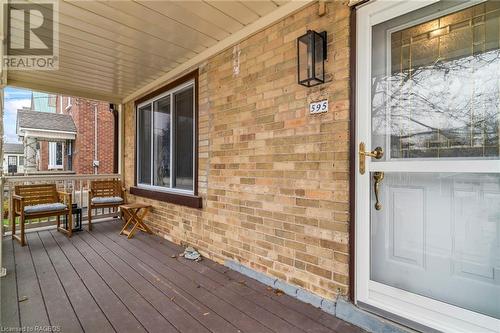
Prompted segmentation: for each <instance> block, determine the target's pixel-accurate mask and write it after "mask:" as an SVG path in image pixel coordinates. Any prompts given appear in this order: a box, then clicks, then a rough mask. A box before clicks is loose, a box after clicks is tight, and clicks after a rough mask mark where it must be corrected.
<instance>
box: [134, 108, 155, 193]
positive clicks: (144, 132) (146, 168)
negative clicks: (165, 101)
mask: <svg viewBox="0 0 500 333" xmlns="http://www.w3.org/2000/svg"><path fill="white" fill-rule="evenodd" d="M137 119H138V121H137V151H138V156H137V168H138V175H137V177H138V179H137V181H138V183H140V184H147V185H151V162H152V160H151V104H148V105H145V106H143V107H141V108H138V110H137Z"/></svg>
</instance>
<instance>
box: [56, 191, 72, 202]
mask: <svg viewBox="0 0 500 333" xmlns="http://www.w3.org/2000/svg"><path fill="white" fill-rule="evenodd" d="M57 195H58V196H59V200H61V199H64V201H65V203H66V204H69V205H71V204H72V202H71V196H72V194H71V193H68V192H64V191H57ZM66 199H67V200H68V201H67V202H66Z"/></svg>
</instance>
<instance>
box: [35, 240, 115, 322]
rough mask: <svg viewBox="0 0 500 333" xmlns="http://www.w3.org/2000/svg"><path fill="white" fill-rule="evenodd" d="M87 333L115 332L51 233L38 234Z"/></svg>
mask: <svg viewBox="0 0 500 333" xmlns="http://www.w3.org/2000/svg"><path fill="white" fill-rule="evenodd" d="M38 235H39V236H40V239H41V241H42V243H43V246H44V248H45V251H46V252H47V253H48V255H49V257H50V258H51V261H52V265H53V267H54V269H55V271H56V272H57V275H58V276H59V280H60V281H61V283H62V285H63V287H64V289H65V290H66V293H67V295H68V298H69V301H70V302H71V305H72V306H73V309H74V310H75V313H76V314H77V316H78V318H79V320H80V323H81V325H82V327H83V329H84V331H85V332H98V331H100V330H101V331H102V332H113V331H114V329H113V326H111V324H110V322H109V321H108V319H107V318H106V316H105V314H104V313H103V312H102V310H101V309H100V308H99V305H98V304H97V303H96V301H95V300H94V298H93V297H92V294H91V293H90V292H89V290H88V289H87V287H86V286H85V284H84V283H83V281H82V280H81V279H80V277H79V276H78V274H77V273H76V271H75V270H74V268H73V266H72V264H71V262H70V261H69V260H68V258H66V256H65V255H64V253H63V252H62V250H61V248H60V247H59V245H57V243H56V241H55V240H54V238H53V237H52V235H51V234H50V233H49V232H40V233H38Z"/></svg>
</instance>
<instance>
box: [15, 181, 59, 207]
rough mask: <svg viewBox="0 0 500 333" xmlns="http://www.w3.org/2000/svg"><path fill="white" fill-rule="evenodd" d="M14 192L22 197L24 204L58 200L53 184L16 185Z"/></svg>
mask: <svg viewBox="0 0 500 333" xmlns="http://www.w3.org/2000/svg"><path fill="white" fill-rule="evenodd" d="M14 193H16V194H17V195H20V196H21V197H23V198H24V205H25V206H33V205H40V204H47V203H54V202H58V201H59V197H58V195H57V187H56V185H55V184H37V185H17V186H16V187H15V188H14Z"/></svg>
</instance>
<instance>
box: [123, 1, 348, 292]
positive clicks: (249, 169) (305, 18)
mask: <svg viewBox="0 0 500 333" xmlns="http://www.w3.org/2000/svg"><path fill="white" fill-rule="evenodd" d="M317 6H318V5H317V3H315V4H312V5H310V6H308V7H307V8H305V9H303V10H301V11H300V12H298V13H296V14H294V15H292V16H289V17H287V18H286V19H283V20H281V21H280V22H278V23H276V24H274V25H273V26H271V27H269V28H267V29H265V30H264V31H262V32H259V33H257V34H255V35H253V36H252V37H250V38H248V39H246V40H244V41H243V42H241V43H240V44H239V48H240V50H241V55H240V74H239V75H236V76H234V75H233V72H232V63H233V50H232V48H231V49H228V50H226V51H224V52H222V53H221V54H219V55H217V56H214V57H213V58H211V59H208V60H207V61H206V63H203V64H200V65H199V70H200V77H199V134H200V135H199V179H198V184H199V194H200V195H201V196H202V197H203V208H202V209H191V208H187V207H183V206H177V205H174V204H169V203H163V202H157V201H154V200H150V199H144V198H140V197H136V196H130V197H129V200H130V201H145V202H149V203H151V204H152V205H153V207H154V208H153V210H152V213H151V215H150V216H149V219H148V223H149V224H150V225H151V226H152V228H153V229H154V230H155V231H156V232H157V233H159V234H162V235H164V236H165V237H167V238H169V239H171V240H173V241H175V242H187V243H190V244H192V245H194V246H195V247H197V248H198V249H199V250H201V251H202V253H203V254H204V255H206V256H209V257H211V258H213V259H215V260H218V261H223V260H224V259H228V258H229V259H232V260H237V261H239V262H241V263H243V264H244V265H247V266H249V267H251V268H253V269H255V270H258V271H261V272H264V273H266V274H268V275H271V276H274V277H278V278H280V279H283V280H286V281H287V282H288V283H291V284H294V285H297V286H300V287H303V288H306V289H308V290H310V291H312V292H314V293H316V294H318V295H321V296H323V297H327V298H334V297H335V296H336V295H337V294H338V293H342V294H346V293H347V292H348V282H349V281H348V280H349V272H348V260H349V253H348V243H349V239H348V225H349V214H348V211H349V191H348V190H349V186H348V178H349V163H348V159H349V133H348V128H349V102H348V100H349V9H348V7H347V6H346V5H344V4H342V3H340V2H329V3H328V5H327V6H328V8H327V9H328V12H327V14H326V15H325V16H322V17H319V16H318V15H317V11H318V8H317ZM307 29H314V30H316V31H323V30H326V31H327V32H328V45H329V47H328V61H327V63H326V72H327V73H328V83H326V84H323V85H321V86H318V87H314V88H305V87H301V86H299V85H298V84H297V83H296V82H297V77H296V75H297V74H296V73H297V67H296V66H297V58H296V57H297V50H296V38H297V37H298V36H300V35H302V34H304V33H305V32H306V30H307ZM165 83H167V82H165ZM326 97H327V98H328V99H329V103H330V110H329V112H328V113H326V114H321V115H309V114H308V103H309V102H310V101H315V100H320V99H323V98H326ZM125 123H126V124H134V123H135V112H134V105H133V103H128V104H127V105H126V106H125ZM134 140H135V132H134V128H133V126H125V159H124V161H125V182H126V185H127V186H131V185H133V182H134V156H135V151H134Z"/></svg>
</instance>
